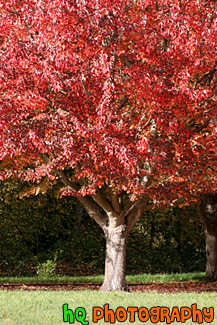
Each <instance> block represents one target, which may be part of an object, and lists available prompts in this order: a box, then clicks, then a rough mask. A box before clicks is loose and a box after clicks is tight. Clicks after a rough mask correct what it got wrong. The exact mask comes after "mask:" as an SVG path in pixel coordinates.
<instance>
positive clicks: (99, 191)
mask: <svg viewBox="0 0 217 325" xmlns="http://www.w3.org/2000/svg"><path fill="white" fill-rule="evenodd" d="M0 4H1V5H0V18H1V19H0V26H1V31H2V35H1V42H0V43H1V63H0V65H1V71H0V76H1V99H0V110H1V118H0V123H1V130H0V136H1V140H0V159H1V161H2V163H1V177H2V179H4V178H9V177H11V176H16V177H21V178H22V179H24V180H28V181H31V182H36V183H40V181H42V182H44V179H45V178H47V179H48V180H49V183H50V184H54V183H55V182H56V181H57V178H59V179H61V181H62V183H63V184H64V188H63V190H62V195H73V196H76V197H77V198H78V200H79V201H80V202H81V203H82V204H83V206H84V208H85V210H86V211H87V212H88V214H89V216H90V217H91V218H93V219H94V220H95V221H96V222H97V223H98V225H99V226H100V227H101V228H102V230H103V232H104V234H105V237H106V263H105V280H104V283H103V285H102V288H101V289H102V290H127V284H126V281H125V255H126V245H127V238H128V236H129V233H130V231H131V229H132V228H133V226H134V225H135V223H136V222H137V220H138V219H139V218H140V216H141V215H142V214H143V213H144V211H145V210H147V209H151V208H155V207H159V206H173V205H175V204H177V205H178V204H189V203H190V202H192V201H196V200H197V199H198V197H199V196H200V195H201V194H203V193H205V192H208V191H210V189H213V188H216V178H215V171H216V165H215V164H214V162H215V161H216V146H215V144H216V133H215V132H216V109H215V105H216V83H215V80H216V79H215V77H216V36H217V35H216V34H217V29H216V19H217V18H216V12H215V1H209V2H208V3H207V1H200V2H199V1H176V2H174V1H170V0H167V1H152V0H149V1H148V0H147V1H127V0H124V1H121V2H119V1H106V2H105V1H102V0H98V1H97V0H94V1H91V2H88V1H85V0H84V1H81V0H74V1H72V0H71V1H70V0H56V1H52V2H46V1H43V0H41V1H34V0H22V1H17V0H14V1H12V2H10V3H8V2H7V1H3V0H1V1H0ZM210 74H212V78H211V77H210V78H208V79H207V75H210ZM204 76H205V80H204Z"/></svg>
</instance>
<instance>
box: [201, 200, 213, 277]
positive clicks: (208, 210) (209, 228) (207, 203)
mask: <svg viewBox="0 0 217 325" xmlns="http://www.w3.org/2000/svg"><path fill="white" fill-rule="evenodd" d="M198 211H199V216H200V219H201V221H202V223H203V228H204V237H205V241H206V278H205V280H206V281H209V282H211V281H217V194H206V195H204V196H203V198H202V201H201V203H200V205H199V208H198Z"/></svg>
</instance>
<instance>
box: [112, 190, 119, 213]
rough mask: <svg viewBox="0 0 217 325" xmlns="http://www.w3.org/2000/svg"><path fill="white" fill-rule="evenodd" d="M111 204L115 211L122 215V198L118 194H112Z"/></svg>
mask: <svg viewBox="0 0 217 325" xmlns="http://www.w3.org/2000/svg"><path fill="white" fill-rule="evenodd" d="M111 203H112V207H113V209H114V211H115V212H116V213H118V214H120V213H121V202H120V197H119V196H118V195H117V194H111Z"/></svg>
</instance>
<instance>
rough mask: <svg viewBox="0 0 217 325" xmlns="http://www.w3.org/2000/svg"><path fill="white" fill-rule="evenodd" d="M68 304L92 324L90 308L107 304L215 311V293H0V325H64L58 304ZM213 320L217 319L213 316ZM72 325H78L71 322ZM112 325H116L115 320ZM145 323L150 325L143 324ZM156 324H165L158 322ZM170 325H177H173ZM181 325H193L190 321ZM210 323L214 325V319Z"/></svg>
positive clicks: (216, 296)
mask: <svg viewBox="0 0 217 325" xmlns="http://www.w3.org/2000/svg"><path fill="white" fill-rule="evenodd" d="M65 303H68V308H70V309H72V310H73V311H74V310H75V308H76V307H83V308H85V309H86V313H87V314H86V320H88V321H89V324H94V323H93V322H92V308H93V307H94V306H100V307H103V305H104V304H107V303H108V304H109V308H112V309H113V310H115V309H116V308H117V307H119V306H122V307H125V309H126V308H127V307H128V306H136V307H141V306H144V307H147V308H148V309H150V308H151V307H153V306H167V307H169V308H170V310H171V309H172V307H174V306H177V307H179V308H180V307H181V306H188V307H190V306H191V305H192V304H195V303H196V304H197V308H199V309H202V308H203V307H211V306H212V307H214V310H215V311H217V294H215V293H202V294H196V293H178V294H158V293H154V292H153V293H124V292H115V293H114V292H113V293H112V292H111V293H103V292H97V291H88V290H87V291H6V290H5V291H2V290H0V324H1V325H2V324H13V325H18V324H25V325H34V324H35V325H36V324H37V325H41V324H46V325H54V324H55V325H59V324H64V322H63V318H62V305H63V304H65ZM216 318H217V316H216ZM75 324H80V323H79V322H76V321H75ZM97 324H99V325H102V324H110V323H105V322H104V320H100V321H98V323H97ZM115 324H119V322H118V321H117V322H116V323H115ZM123 324H125V325H127V324H142V323H141V322H140V321H139V320H138V318H137V315H136V321H135V323H130V322H129V319H128V320H127V321H126V322H124V323H123ZM145 324H152V323H151V322H150V321H147V322H146V323H145ZM159 324H166V322H162V323H159ZM171 324H177V323H176V322H173V323H171ZM185 324H196V323H193V322H192V320H188V321H186V323H185ZM210 324H216V320H215V318H214V321H213V322H212V323H210Z"/></svg>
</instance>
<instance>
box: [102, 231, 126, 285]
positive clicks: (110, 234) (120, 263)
mask: <svg viewBox="0 0 217 325" xmlns="http://www.w3.org/2000/svg"><path fill="white" fill-rule="evenodd" d="M127 238H128V234H127V231H126V226H125V225H119V226H117V227H115V228H110V227H109V228H108V229H107V231H106V257H105V278H104V282H103V285H102V286H101V288H100V290H101V291H113V290H114V291H128V287H127V283H126V279H125V267H126V246H127Z"/></svg>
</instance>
